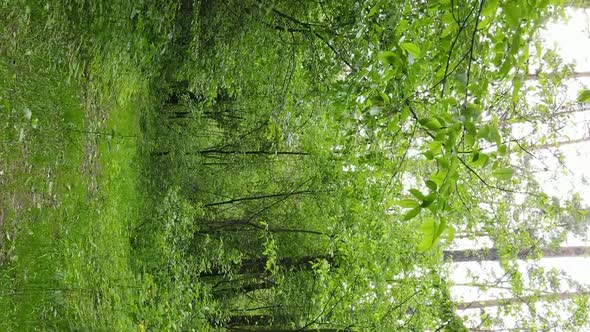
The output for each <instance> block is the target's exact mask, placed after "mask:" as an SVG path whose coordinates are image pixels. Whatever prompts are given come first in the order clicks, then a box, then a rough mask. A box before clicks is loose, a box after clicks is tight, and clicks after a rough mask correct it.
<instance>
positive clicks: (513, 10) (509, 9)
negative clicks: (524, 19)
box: [504, 1, 520, 29]
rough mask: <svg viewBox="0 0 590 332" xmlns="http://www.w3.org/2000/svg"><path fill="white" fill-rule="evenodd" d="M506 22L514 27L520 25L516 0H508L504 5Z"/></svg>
mask: <svg viewBox="0 0 590 332" xmlns="http://www.w3.org/2000/svg"><path fill="white" fill-rule="evenodd" d="M504 12H505V13H506V22H508V24H509V25H510V26H511V27H512V28H514V29H516V28H518V27H520V4H519V3H518V2H516V1H508V2H507V3H506V6H505V7H504Z"/></svg>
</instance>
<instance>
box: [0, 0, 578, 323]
mask: <svg viewBox="0 0 590 332" xmlns="http://www.w3.org/2000/svg"><path fill="white" fill-rule="evenodd" d="M559 5H560V2H559V1H557V0H545V1H536V2H535V1H498V0H487V1H485V0H477V1H476V0H461V1H448V0H441V1H426V2H425V1H414V0H407V1H401V2H396V3H395V5H393V4H392V2H391V1H385V0H366V1H332V0H327V1H320V2H318V1H280V0H275V1H271V0H226V1H213V0H195V1H192V0H178V1H168V2H150V1H142V2H138V3H129V2H121V1H112V2H100V1H99V2H86V1H65V2H62V1H49V2H47V3H38V2H33V1H24V0H23V1H4V2H2V3H1V5H0V8H1V9H0V14H3V17H7V20H8V21H9V22H10V23H11V24H7V25H5V26H4V27H2V28H1V29H2V30H1V40H0V41H3V42H4V43H2V45H3V46H0V55H1V59H0V60H1V62H0V71H1V72H0V74H2V76H3V77H8V78H10V79H9V80H7V81H3V82H0V93H1V94H0V97H1V98H2V99H1V100H0V104H1V105H2V106H1V107H2V112H3V113H2V114H3V117H2V118H1V119H2V121H3V122H2V124H1V125H2V128H3V129H6V130H5V131H3V134H2V135H3V136H1V138H0V139H1V141H0V143H1V144H2V146H3V147H5V149H3V151H6V152H2V154H0V155H1V156H2V157H3V158H6V160H8V161H7V162H5V163H4V164H3V165H2V167H3V168H2V169H0V170H4V169H7V170H17V169H19V167H20V165H29V166H28V167H29V169H33V168H34V169H35V170H36V172H37V173H35V174H29V173H30V172H29V173H26V172H22V174H21V173H14V175H11V177H10V178H9V180H2V181H3V182H2V184H3V185H4V184H5V183H6V184H7V187H8V188H9V192H10V193H11V194H12V197H10V196H8V195H0V198H1V200H0V204H2V207H4V206H8V204H9V202H10V200H11V198H12V200H13V201H15V200H20V201H23V202H27V203H26V206H23V207H20V208H18V209H17V208H15V209H13V210H12V211H10V212H9V213H7V214H6V215H4V214H2V215H0V222H2V221H3V220H8V218H10V220H14V221H13V222H12V224H11V225H13V226H11V227H12V229H10V228H9V227H8V225H9V224H8V223H7V222H6V221H4V222H3V223H2V224H0V227H2V231H3V233H4V234H7V235H6V241H3V242H2V243H3V247H2V251H1V252H0V253H1V254H2V255H4V256H6V257H8V259H9V260H10V262H8V261H7V262H6V263H5V266H3V267H2V270H1V272H0V285H2V289H3V290H7V292H9V291H8V290H16V291H14V292H13V293H4V294H10V297H5V296H2V297H0V309H2V310H0V311H2V312H5V313H7V315H8V316H9V317H10V318H11V320H4V321H5V322H7V323H3V324H6V328H5V329H7V330H10V329H14V328H16V327H17V326H18V327H26V328H28V329H34V328H38V329H74V330H134V329H139V330H166V331H167V330H182V331H184V330H195V331H203V330H209V329H210V330H219V329H227V330H232V329H233V330H238V329H246V330H255V329H259V330H271V329H272V330H315V329H326V330H330V331H353V330H354V331H356V330H439V331H440V330H448V331H461V330H467V325H466V322H465V321H464V320H463V319H462V318H461V317H460V316H459V315H458V312H459V311H458V307H459V306H458V305H457V303H455V302H454V300H453V298H452V296H451V295H452V294H451V290H450V282H449V271H448V269H447V268H448V264H446V263H445V260H446V259H448V257H449V255H448V254H447V251H445V249H448V245H449V244H451V243H452V242H453V241H454V237H455V235H456V234H459V233H460V234H475V233H481V232H483V233H485V234H486V236H488V237H489V238H490V239H491V240H492V241H493V242H494V247H495V248H494V249H495V250H496V251H494V252H495V253H496V256H497V257H498V260H499V261H500V264H501V266H502V267H503V268H504V269H505V270H506V273H507V274H506V275H508V276H509V280H508V282H509V283H510V284H511V286H512V290H513V292H514V294H516V295H517V296H520V295H522V294H523V292H524V289H525V285H526V284H527V283H529V282H532V281H535V282H537V283H539V284H542V285H546V284H551V283H555V278H552V275H551V274H550V273H546V271H542V270H535V271H532V272H530V273H528V274H527V276H526V277H529V278H531V280H532V281H529V280H524V279H523V275H522V273H521V272H519V270H518V266H517V263H516V259H517V258H520V259H522V258H527V259H529V258H530V259H536V258H538V257H539V253H540V252H543V249H544V248H546V247H547V246H548V245H549V244H551V245H556V244H559V243H560V241H562V240H563V238H564V236H565V235H566V234H567V233H568V232H569V231H570V230H571V229H573V226H571V225H569V226H559V227H556V226H555V225H556V224H557V223H558V222H559V221H560V220H561V221H563V220H566V221H567V222H566V223H569V221H570V219H571V220H574V219H575V220H578V219H582V218H581V215H582V213H580V211H579V210H580V209H579V208H580V206H579V202H577V200H576V199H575V197H574V199H572V200H571V201H568V202H559V201H558V202H554V201H552V200H551V199H550V198H549V197H548V196H547V195H546V194H544V193H542V192H541V191H540V189H539V188H540V185H539V184H538V183H537V182H536V180H535V178H534V176H533V174H532V172H531V171H530V169H529V168H528V166H527V160H528V159H527V158H530V156H532V153H531V152H530V151H529V149H530V147H529V146H528V145H527V144H526V143H525V142H522V140H519V139H518V138H517V137H515V136H514V131H516V130H515V128H518V126H519V125H522V124H523V123H527V124H529V123H531V124H532V126H533V127H534V128H535V129H538V130H539V131H540V130H541V127H540V125H539V124H542V123H545V122H547V121H548V120H547V119H551V114H550V111H549V109H550V108H551V106H552V105H553V104H554V100H551V96H550V95H551V94H549V93H546V92H548V91H558V89H559V85H560V80H559V79H553V77H555V76H557V77H559V76H558V75H553V76H551V75H549V74H548V73H549V71H554V72H556V73H560V71H562V72H567V70H568V69H567V66H564V65H563V64H562V63H560V61H559V59H558V57H556V56H555V55H554V54H552V53H551V52H549V51H546V50H543V49H542V47H540V44H539V43H536V42H537V41H538V32H537V31H538V29H539V27H541V26H542V24H544V22H546V20H547V19H548V18H549V17H551V16H554V15H558V14H559V8H560V7H559ZM532 45H535V51H534V52H532V51H531V48H530V46H532ZM23 50H24V52H23ZM533 57H535V59H536V60H535V61H538V62H540V63H542V65H543V70H545V71H547V74H546V73H544V72H542V73H540V74H539V85H538V87H537V88H531V89H529V88H528V87H526V82H525V80H526V78H527V75H528V73H529V69H528V66H529V61H531V59H533ZM529 90H532V91H529ZM586 92H587V91H583V92H581V93H580V97H579V98H578V101H579V102H584V101H586V99H587V98H586V97H587V96H586ZM527 93H539V94H543V95H545V97H543V98H545V99H541V102H540V103H538V104H537V105H530V104H528V101H527V100H528V99H527ZM539 110H542V111H541V112H539ZM550 138H551V136H550V135H548V136H547V137H545V136H541V138H540V140H541V139H542V140H545V139H550ZM542 142H543V141H542ZM31 151H32V152H31ZM76 169H82V170H83V171H82V172H77V171H76ZM44 170H48V171H47V172H49V173H51V175H48V176H47V178H49V179H50V180H46V179H45V177H44V174H45V173H43V172H44ZM28 179H30V180H28ZM47 181H49V182H48V183H49V185H48V189H45V188H46V185H47ZM31 183H32V185H31ZM53 183H58V184H57V185H56V184H53ZM53 186H58V189H55V190H56V191H53V190H54V189H52V188H54V187H53ZM31 188H33V189H35V190H42V192H43V193H46V194H48V195H53V196H52V197H56V199H57V200H58V201H59V204H55V205H54V206H51V208H49V209H47V207H46V205H48V204H46V203H43V204H44V205H43V208H41V207H39V204H37V207H35V204H34V203H36V202H37V198H35V197H32V198H31V197H26V195H25V193H26V192H27V191H28V190H30V189H31ZM41 188H42V189H41ZM46 210H47V211H46ZM533 216H536V217H538V218H537V219H535V220H534V221H535V222H536V223H537V224H536V225H534V227H533V226H532V225H531V224H532V221H533V220H532V217H533ZM3 218H4V219H3ZM29 219H30V220H29ZM33 219H34V220H37V221H38V222H36V223H35V222H32V220H33ZM54 220H63V221H61V222H53V221H54ZM562 224H563V223H562ZM532 228H535V229H537V230H538V232H543V231H546V236H544V237H543V236H538V235H537V234H535V232H533V231H531V229H532ZM26 239H28V241H29V242H25V241H27V240H26ZM4 243H7V245H4ZM27 243H31V244H32V245H30V246H27ZM523 252H526V256H524V257H523V256H522V253H523ZM31 275H32V276H33V277H30V276H31ZM555 289H557V288H555ZM36 290H41V291H42V296H41V301H39V302H38V303H35V299H36V295H35V294H36V293H34V292H35V291H36ZM535 295H539V294H535ZM575 303H576V307H575V308H573V307H572V308H573V309H572V310H573V311H572V313H573V314H572V315H573V317H574V318H575V324H576V326H583V325H584V324H586V321H587V312H586V310H585V309H586V307H587V301H586V300H585V299H584V298H583V297H580V299H578V300H576V302H575ZM4 309H5V310H4ZM507 310H508V309H507ZM30 312H33V314H32V315H30V314H28V313H30ZM483 321H484V322H485V321H486V320H485V319H484V320H483ZM526 323H527V324H528V325H527V327H530V328H531V329H535V328H538V329H543V328H544V327H546V324H547V321H546V320H545V318H544V317H542V315H541V314H539V313H535V312H531V319H530V320H529V321H527V322H526ZM19 324H23V325H19Z"/></svg>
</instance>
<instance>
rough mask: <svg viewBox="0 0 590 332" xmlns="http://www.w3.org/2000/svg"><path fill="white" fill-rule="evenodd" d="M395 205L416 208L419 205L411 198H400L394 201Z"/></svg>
mask: <svg viewBox="0 0 590 332" xmlns="http://www.w3.org/2000/svg"><path fill="white" fill-rule="evenodd" d="M394 204H395V205H399V206H401V207H403V208H416V207H419V206H420V204H419V203H418V202H416V201H415V200H413V199H400V200H399V201H396V202H395V203H394Z"/></svg>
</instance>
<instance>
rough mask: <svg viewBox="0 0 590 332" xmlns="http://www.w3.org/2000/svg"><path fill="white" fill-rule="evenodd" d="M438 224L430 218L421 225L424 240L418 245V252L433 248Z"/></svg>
mask: <svg viewBox="0 0 590 332" xmlns="http://www.w3.org/2000/svg"><path fill="white" fill-rule="evenodd" d="M436 228H437V227H436V222H435V221H434V219H432V218H428V219H427V220H426V221H424V222H423V223H422V225H420V233H422V240H421V241H420V243H419V244H418V252H425V251H427V250H428V249H430V248H432V245H433V244H434V234H435V232H436Z"/></svg>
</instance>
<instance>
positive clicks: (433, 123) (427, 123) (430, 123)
mask: <svg viewBox="0 0 590 332" xmlns="http://www.w3.org/2000/svg"><path fill="white" fill-rule="evenodd" d="M418 122H420V124H421V125H423V126H424V127H426V128H428V129H430V130H439V129H440V128H441V127H442V125H441V124H440V122H439V121H438V120H437V119H435V118H424V119H420V121H418Z"/></svg>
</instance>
